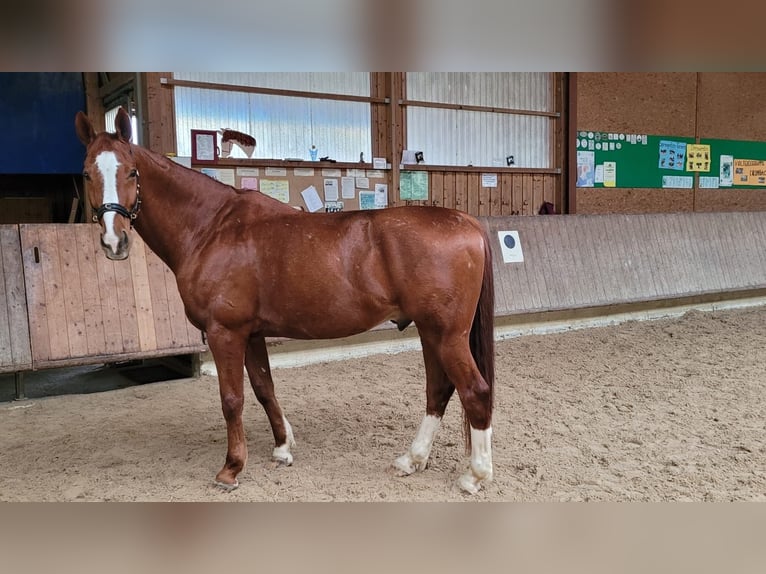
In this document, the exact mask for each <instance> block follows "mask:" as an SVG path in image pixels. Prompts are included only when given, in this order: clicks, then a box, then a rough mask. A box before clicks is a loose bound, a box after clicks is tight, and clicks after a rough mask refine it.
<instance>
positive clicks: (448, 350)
mask: <svg viewBox="0 0 766 574" xmlns="http://www.w3.org/2000/svg"><path fill="white" fill-rule="evenodd" d="M439 357H440V359H441V362H442V365H443V366H444V370H445V372H446V373H447V376H448V377H449V378H450V380H451V381H453V382H454V384H455V388H456V389H457V392H458V395H459V396H460V401H461V402H462V403H463V409H464V410H465V416H466V418H467V419H468V423H469V425H470V439H471V460H470V464H469V468H468V470H467V471H466V472H465V474H463V475H462V476H461V477H460V478H459V479H458V481H457V484H458V486H459V487H460V488H461V489H462V490H464V491H465V492H468V493H469V494H475V493H477V492H478V491H479V489H480V488H481V485H482V483H484V482H489V481H490V480H492V426H491V423H492V389H491V388H490V386H489V385H488V384H487V382H486V381H485V380H484V378H483V377H482V376H481V373H480V372H479V369H478V367H477V366H476V362H475V361H474V359H473V356H472V355H471V350H470V347H469V345H468V341H464V340H462V338H455V339H454V340H452V341H444V343H443V344H442V345H441V346H440V347H439Z"/></svg>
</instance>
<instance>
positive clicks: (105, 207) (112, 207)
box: [93, 148, 141, 228]
mask: <svg viewBox="0 0 766 574" xmlns="http://www.w3.org/2000/svg"><path fill="white" fill-rule="evenodd" d="M130 155H133V149H132V148H131V150H130ZM108 211H114V212H115V213H119V214H120V215H122V216H123V217H125V218H126V219H129V220H130V227H131V228H132V227H133V220H135V219H136V217H138V212H139V211H141V183H140V181H139V179H138V170H136V202H135V203H134V204H133V209H131V210H130V211H128V208H127V207H125V206H124V205H121V204H119V203H102V204H101V207H99V208H98V210H97V211H96V213H95V215H94V216H93V221H94V222H99V221H101V219H102V218H103V217H104V214H105V213H106V212H108Z"/></svg>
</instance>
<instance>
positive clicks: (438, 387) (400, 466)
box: [394, 335, 455, 476]
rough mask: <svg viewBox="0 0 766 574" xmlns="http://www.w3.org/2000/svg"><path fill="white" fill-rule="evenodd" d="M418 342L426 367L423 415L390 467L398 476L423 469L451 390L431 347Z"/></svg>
mask: <svg viewBox="0 0 766 574" xmlns="http://www.w3.org/2000/svg"><path fill="white" fill-rule="evenodd" d="M421 342H422V343H423V360H424V362H425V367H426V414H425V416H424V417H423V421H422V422H421V423H420V427H419V428H418V432H417V434H416V435H415V439H414V440H413V441H412V445H411V446H410V449H409V450H408V451H407V452H406V453H404V454H403V455H402V456H400V457H399V458H397V459H396V460H395V461H394V467H395V468H396V469H397V470H398V471H399V473H400V475H401V476H406V475H409V474H412V473H413V472H415V471H418V470H424V469H425V468H426V465H427V464H428V457H429V456H430V455H431V447H432V446H433V442H434V438H435V437H436V431H437V430H439V426H440V425H441V421H442V417H443V416H444V411H445V409H446V408H447V403H448V402H449V400H450V397H451V396H452V393H453V392H454V391H455V387H454V386H453V385H452V383H451V382H450V381H449V379H448V378H447V376H446V374H445V372H444V369H443V368H442V365H441V362H440V360H439V357H438V355H437V353H436V351H435V348H434V345H433V344H432V343H431V342H430V341H429V340H428V338H427V337H426V336H423V335H421Z"/></svg>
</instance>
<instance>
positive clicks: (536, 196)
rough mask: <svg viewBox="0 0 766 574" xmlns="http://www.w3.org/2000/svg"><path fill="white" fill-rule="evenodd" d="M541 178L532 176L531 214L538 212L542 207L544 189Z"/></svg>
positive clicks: (535, 175)
mask: <svg viewBox="0 0 766 574" xmlns="http://www.w3.org/2000/svg"><path fill="white" fill-rule="evenodd" d="M543 177H544V176H542V175H541V174H537V173H536V174H533V175H532V214H533V215H534V214H537V213H539V212H540V207H542V205H543V201H544V199H545V187H544V183H543Z"/></svg>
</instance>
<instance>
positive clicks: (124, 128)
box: [114, 107, 133, 142]
mask: <svg viewBox="0 0 766 574" xmlns="http://www.w3.org/2000/svg"><path fill="white" fill-rule="evenodd" d="M114 130H115V131H116V132H117V135H118V136H119V137H120V139H121V140H124V141H126V142H129V141H130V137H131V135H133V125H132V124H131V122H130V116H129V115H128V112H126V111H125V108H123V107H120V109H119V110H118V111H117V117H116V118H114Z"/></svg>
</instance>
